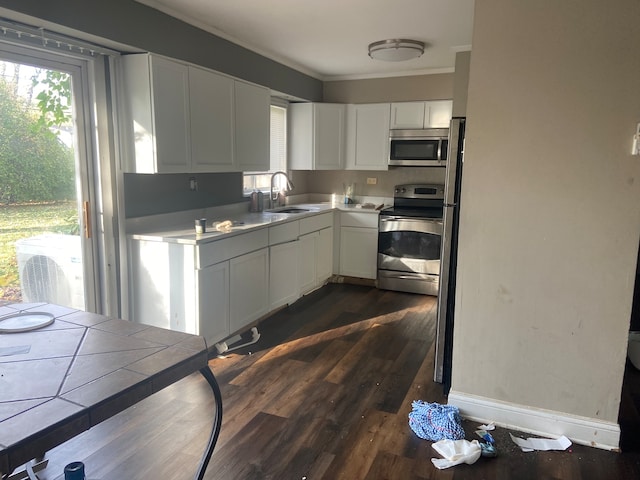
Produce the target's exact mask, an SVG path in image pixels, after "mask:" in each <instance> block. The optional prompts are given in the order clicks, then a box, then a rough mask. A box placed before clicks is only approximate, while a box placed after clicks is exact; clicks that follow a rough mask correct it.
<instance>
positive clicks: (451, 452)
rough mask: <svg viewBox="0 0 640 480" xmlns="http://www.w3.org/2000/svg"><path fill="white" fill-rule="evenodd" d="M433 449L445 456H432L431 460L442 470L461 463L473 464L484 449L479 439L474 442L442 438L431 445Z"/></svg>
mask: <svg viewBox="0 0 640 480" xmlns="http://www.w3.org/2000/svg"><path fill="white" fill-rule="evenodd" d="M431 446H432V447H433V449H434V450H435V451H436V452H438V453H439V454H440V455H442V456H443V457H444V458H432V459H431V462H433V464H434V465H435V466H436V468H439V469H440V470H442V469H444V468H449V467H453V466H454V465H459V464H461V463H468V464H469V465H471V464H472V463H475V462H476V460H478V458H480V454H481V453H482V449H481V448H480V443H478V441H477V440H473V441H472V442H470V441H468V440H440V441H439V442H435V443H434V444H433V445H431Z"/></svg>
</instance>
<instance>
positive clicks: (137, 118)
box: [122, 54, 191, 173]
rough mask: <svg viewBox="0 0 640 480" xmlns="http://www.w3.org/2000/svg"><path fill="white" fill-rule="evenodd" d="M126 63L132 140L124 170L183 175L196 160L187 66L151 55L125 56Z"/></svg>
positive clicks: (126, 100) (125, 96) (125, 92)
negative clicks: (191, 140)
mask: <svg viewBox="0 0 640 480" xmlns="http://www.w3.org/2000/svg"><path fill="white" fill-rule="evenodd" d="M122 63H123V67H124V68H123V80H124V88H123V89H122V91H123V106H124V108H126V109H127V110H128V112H127V113H128V115H127V122H126V124H125V131H124V136H125V138H128V139H129V141H128V142H127V143H128V147H129V149H128V151H127V152H126V154H125V164H124V170H125V171H132V172H138V173H178V172H184V171H185V170H187V169H188V168H189V162H190V156H191V143H190V130H189V99H188V96H189V80H188V72H187V67H186V66H185V65H182V64H179V63H175V62H172V61H170V60H168V59H165V58H162V57H155V56H151V55H146V54H144V55H126V56H123V57H122Z"/></svg>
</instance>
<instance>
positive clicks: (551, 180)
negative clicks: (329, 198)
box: [452, 0, 640, 423]
mask: <svg viewBox="0 0 640 480" xmlns="http://www.w3.org/2000/svg"><path fill="white" fill-rule="evenodd" d="M639 20H640V3H639V2H638V1H637V0H616V1H615V2H614V3H613V4H612V3H611V2H601V1H599V0H580V1H579V0H571V1H564V2H557V1H555V0H539V1H536V2H513V1H510V0H483V1H482V2H477V3H476V9H475V24H474V35H473V55H472V57H471V76H470V83H469V97H468V110H467V111H468V119H469V122H468V130H467V139H466V158H465V172H464V177H463V186H462V198H461V202H462V209H461V223H460V245H459V262H458V265H459V271H458V277H457V280H458V290H457V295H456V305H457V307H456V315H455V333H454V347H453V348H454V350H453V351H454V355H453V378H452V390H453V391H457V392H462V393H463V394H466V395H474V396H479V397H484V398H488V399H492V400H498V401H504V402H509V403H511V404H516V405H520V406H525V407H527V408H541V409H548V410H552V411H557V412H562V413H566V414H570V415H579V416H584V417H588V418H590V419H597V420H604V421H608V422H614V423H615V422H617V415H618V408H619V403H620V391H621V385H622V377H623V372H624V366H625V354H626V349H627V343H626V342H627V331H628V328H629V315H630V309H631V300H632V294H633V286H634V280H635V260H636V253H637V248H638V238H639V235H640V181H639V180H640V178H639V175H640V158H639V157H633V156H631V155H630V151H631V138H632V135H633V133H634V131H635V126H636V124H637V123H638V122H640V89H639V88H638V87H639V83H638V79H640V55H638V52H637V46H638V45H640V28H638V25H639V24H640V23H639Z"/></svg>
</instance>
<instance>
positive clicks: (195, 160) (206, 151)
mask: <svg viewBox="0 0 640 480" xmlns="http://www.w3.org/2000/svg"><path fill="white" fill-rule="evenodd" d="M233 92H234V80H233V79H232V78H230V77H226V76H224V75H220V74H217V73H215V72H211V71H209V70H204V69H202V68H197V67H192V66H189V99H190V112H191V170H192V171H194V172H229V171H233V170H234V169H235V168H234V154H233V128H234V127H233V110H234V108H233V103H234V93H233Z"/></svg>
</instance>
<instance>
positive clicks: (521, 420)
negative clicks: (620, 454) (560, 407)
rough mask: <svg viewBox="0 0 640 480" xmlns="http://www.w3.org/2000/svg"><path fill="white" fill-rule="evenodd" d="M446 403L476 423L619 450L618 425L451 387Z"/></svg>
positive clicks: (604, 448)
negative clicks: (494, 398) (522, 404)
mask: <svg viewBox="0 0 640 480" xmlns="http://www.w3.org/2000/svg"><path fill="white" fill-rule="evenodd" d="M448 403H449V405H455V406H456V407H458V409H459V410H460V415H461V416H462V417H463V418H466V419H469V420H473V421H478V422H482V423H485V422H494V423H495V424H496V425H497V426H501V427H504V428H509V429H513V430H520V431H523V432H528V433H533V434H535V435H540V436H545V437H557V436H560V435H566V436H567V437H568V438H570V439H571V441H572V442H574V443H578V444H581V445H588V446H591V447H596V448H601V449H603V450H618V449H619V445H620V425H618V424H617V423H612V422H604V421H600V420H594V419H592V418H587V417H579V416H575V415H569V414H566V413H562V412H556V411H553V410H543V409H540V408H532V407H523V406H521V405H515V404H512V403H506V402H500V401H498V400H493V399H490V398H486V397H479V396H475V395H469V394H465V393H462V392H456V391H454V390H451V391H450V392H449V400H448Z"/></svg>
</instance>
